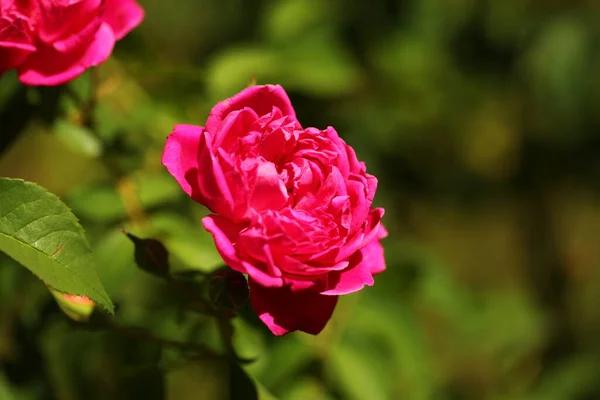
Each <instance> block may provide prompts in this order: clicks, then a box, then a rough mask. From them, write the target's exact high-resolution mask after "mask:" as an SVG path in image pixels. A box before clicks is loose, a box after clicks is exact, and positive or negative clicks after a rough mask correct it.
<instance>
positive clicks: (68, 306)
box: [50, 288, 96, 322]
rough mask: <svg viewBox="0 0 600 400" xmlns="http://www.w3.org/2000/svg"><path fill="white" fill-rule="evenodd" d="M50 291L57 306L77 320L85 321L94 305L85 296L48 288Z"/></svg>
mask: <svg viewBox="0 0 600 400" xmlns="http://www.w3.org/2000/svg"><path fill="white" fill-rule="evenodd" d="M50 293H52V295H53V296H54V298H55V299H56V302H57V303H58V306H59V307H60V308H61V310H63V312H64V313H65V314H66V315H67V316H68V317H69V318H71V319H73V320H75V321H78V322H87V321H88V320H89V319H90V316H91V315H92V312H93V311H94V308H95V307H96V303H94V302H93V301H92V300H90V299H89V298H87V297H86V296H77V295H73V294H64V293H60V292H58V291H56V290H54V289H51V288H50Z"/></svg>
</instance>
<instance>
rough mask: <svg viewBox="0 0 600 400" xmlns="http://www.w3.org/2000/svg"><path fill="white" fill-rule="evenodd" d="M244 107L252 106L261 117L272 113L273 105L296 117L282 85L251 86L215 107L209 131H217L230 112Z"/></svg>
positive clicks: (208, 121)
mask: <svg viewBox="0 0 600 400" xmlns="http://www.w3.org/2000/svg"><path fill="white" fill-rule="evenodd" d="M244 107H248V108H251V109H252V110H254V112H255V113H256V114H257V115H258V116H259V117H261V116H263V115H265V114H268V113H270V112H271V111H272V110H273V107H277V108H279V109H280V110H281V112H282V113H283V115H289V116H291V117H294V118H295V117H296V112H295V111H294V107H292V103H291V102H290V99H289V97H288V96H287V94H286V93H285V90H283V88H282V87H281V86H279V85H264V86H251V87H249V88H246V89H244V90H242V91H241V92H240V93H238V94H236V95H235V96H233V97H231V98H229V99H227V100H224V101H222V102H220V103H218V104H217V105H216V106H215V107H213V109H212V110H211V112H210V115H209V116H208V120H207V121H206V129H207V130H208V131H209V132H216V131H217V129H218V128H219V125H220V124H221V122H223V120H224V119H225V118H226V117H227V115H228V114H229V113H230V112H233V111H237V110H241V109H242V108H244Z"/></svg>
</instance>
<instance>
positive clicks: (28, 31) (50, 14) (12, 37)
mask: <svg viewBox="0 0 600 400" xmlns="http://www.w3.org/2000/svg"><path fill="white" fill-rule="evenodd" d="M143 17H144V11H143V10H142V8H141V7H140V6H139V5H138V4H137V2H135V0H72V1H66V0H2V4H1V5H0V74H1V73H3V72H5V71H7V70H10V69H14V68H16V69H17V71H18V75H19V79H20V81H21V82H22V83H24V84H27V85H32V86H38V85H60V84H63V83H65V82H68V81H70V80H72V79H74V78H76V77H77V76H79V75H81V74H82V73H83V72H84V71H85V70H86V69H88V68H90V67H93V66H96V65H99V64H101V63H102V62H104V61H105V60H106V59H107V58H108V57H109V56H110V54H111V53H112V50H113V47H114V44H115V41H117V40H119V39H121V38H122V37H123V36H125V35H126V34H127V33H128V32H130V31H131V30H132V29H133V28H135V27H136V26H137V25H139V24H140V22H141V21H142V19H143Z"/></svg>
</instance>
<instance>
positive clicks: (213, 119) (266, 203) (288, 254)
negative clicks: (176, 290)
mask: <svg viewBox="0 0 600 400" xmlns="http://www.w3.org/2000/svg"><path fill="white" fill-rule="evenodd" d="M162 161H163V164H164V165H165V167H166V168H167V170H168V171H169V172H170V173H171V174H172V175H173V177H174V178H175V179H176V180H177V182H178V183H179V184H180V186H181V187H182V189H183V190H184V191H185V192H186V193H187V194H188V195H189V196H191V197H192V198H193V199H194V200H196V201H197V202H199V203H201V204H203V205H205V206H206V207H208V208H209V209H210V210H211V211H212V212H213V213H214V214H212V215H209V216H207V217H205V218H204V219H203V225H204V228H205V229H206V230H208V231H209V232H210V233H211V234H212V236H213V238H214V241H215V245H216V247H217V250H218V251H219V253H220V254H221V256H222V257H223V260H224V261H225V263H226V264H227V265H229V266H230V267H231V268H233V269H234V270H236V271H239V272H241V273H244V274H247V275H248V280H249V285H250V298H251V302H252V305H253V307H254V309H255V311H256V312H257V314H258V315H259V317H260V319H261V320H262V321H263V322H264V323H265V324H266V325H267V326H268V327H269V329H270V330H271V331H272V332H273V333H274V334H276V335H283V334H286V333H288V332H291V331H295V330H300V331H304V332H308V333H311V334H317V333H319V332H320V331H321V330H322V329H323V328H324V326H325V324H326V323H327V321H328V320H329V318H330V317H331V314H332V312H333V310H334V308H335V305H336V302H337V297H338V296H340V295H344V294H348V293H353V292H356V291H358V290H361V289H362V288H363V287H364V286H365V285H366V286H371V285H373V283H374V279H373V276H374V275H376V274H378V273H380V272H382V271H383V270H385V260H384V255H383V247H382V246H381V242H380V240H381V239H383V238H384V237H385V236H387V232H386V230H385V228H384V227H383V226H382V225H381V218H382V217H383V213H384V211H383V209H382V208H374V207H373V206H372V203H373V198H374V196H375V192H376V189H377V179H376V178H375V177H374V176H372V175H369V174H368V173H367V172H366V167H365V164H364V163H362V162H360V161H359V160H358V159H357V158H356V154H355V152H354V150H353V149H352V148H351V147H350V146H348V145H347V144H346V143H345V142H344V141H343V140H342V139H341V138H340V137H339V135H338V134H337V132H336V131H335V129H333V128H332V127H328V128H327V129H324V130H321V129H317V128H304V127H303V126H302V125H301V124H300V122H299V121H298V120H297V119H296V114H295V112H294V108H293V107H292V105H291V102H290V100H289V98H288V96H287V94H286V93H285V91H284V90H283V88H281V87H280V86H274V85H266V86H253V87H249V88H247V89H245V90H243V91H242V92H241V93H239V94H237V95H235V96H234V97H232V98H230V99H227V100H225V101H223V102H221V103H219V104H217V105H216V106H215V107H214V108H213V109H212V111H211V113H210V115H209V117H208V121H207V122H206V125H205V126H204V127H200V126H193V125H176V126H175V128H174V130H173V132H172V133H171V134H170V135H169V137H168V138H167V143H166V146H165V149H164V153H163V159H162Z"/></svg>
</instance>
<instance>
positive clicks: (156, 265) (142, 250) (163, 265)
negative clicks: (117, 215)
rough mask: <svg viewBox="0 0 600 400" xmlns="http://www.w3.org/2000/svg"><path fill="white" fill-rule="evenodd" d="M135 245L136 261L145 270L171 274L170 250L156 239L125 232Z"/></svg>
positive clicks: (158, 273)
mask: <svg viewBox="0 0 600 400" xmlns="http://www.w3.org/2000/svg"><path fill="white" fill-rule="evenodd" d="M124 233H125V235H127V237H128V238H129V239H130V240H131V241H132V242H133V244H134V245H135V253H134V257H135V263H136V264H137V266H138V267H140V268H141V269H143V270H144V271H146V272H148V273H151V274H153V275H158V276H166V275H168V274H169V252H168V251H167V249H166V248H165V246H164V245H163V244H162V243H161V242H160V241H158V240H156V239H141V238H139V237H137V236H135V235H132V234H131V233H128V232H124Z"/></svg>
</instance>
